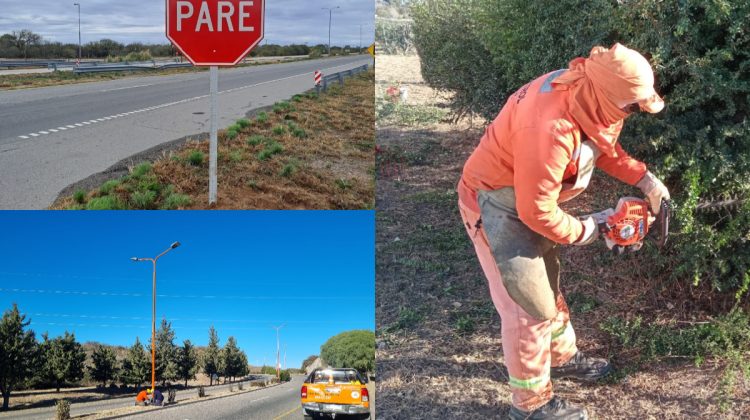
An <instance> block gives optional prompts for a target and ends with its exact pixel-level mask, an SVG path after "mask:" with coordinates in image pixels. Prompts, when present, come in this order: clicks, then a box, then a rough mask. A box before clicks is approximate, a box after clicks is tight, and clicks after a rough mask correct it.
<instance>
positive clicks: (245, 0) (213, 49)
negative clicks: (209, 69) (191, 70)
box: [167, 0, 265, 66]
mask: <svg viewBox="0 0 750 420" xmlns="http://www.w3.org/2000/svg"><path fill="white" fill-rule="evenodd" d="M264 18H265V1H264V0H167V38H169V40H170V41H172V42H173V43H174V44H175V45H176V46H177V48H179V50H180V51H182V54H184V55H185V57H187V58H188V60H190V62H191V63H193V64H194V65H196V66H231V65H234V64H237V63H238V62H239V61H240V60H242V58H243V57H244V56H246V55H247V53H249V52H250V50H252V49H253V47H255V46H256V45H257V44H258V43H259V42H260V41H261V40H262V39H263V21H264Z"/></svg>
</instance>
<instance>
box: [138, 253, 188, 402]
mask: <svg viewBox="0 0 750 420" xmlns="http://www.w3.org/2000/svg"><path fill="white" fill-rule="evenodd" d="M178 246H180V243H179V242H175V243H173V244H172V245H171V246H170V247H169V248H168V249H167V250H166V251H164V252H162V253H161V254H159V255H157V256H156V257H154V258H136V257H133V258H131V259H130V260H131V261H134V262H138V261H151V263H153V283H152V297H151V392H153V391H154V389H155V387H156V261H158V260H159V258H161V256H162V255H164V254H166V253H167V252H169V251H171V250H173V249H175V248H177V247H178Z"/></svg>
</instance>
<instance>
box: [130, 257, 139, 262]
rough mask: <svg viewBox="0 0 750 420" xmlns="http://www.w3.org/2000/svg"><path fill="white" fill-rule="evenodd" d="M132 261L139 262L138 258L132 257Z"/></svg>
mask: <svg viewBox="0 0 750 420" xmlns="http://www.w3.org/2000/svg"><path fill="white" fill-rule="evenodd" d="M130 261H136V262H137V261H138V258H136V257H131V258H130Z"/></svg>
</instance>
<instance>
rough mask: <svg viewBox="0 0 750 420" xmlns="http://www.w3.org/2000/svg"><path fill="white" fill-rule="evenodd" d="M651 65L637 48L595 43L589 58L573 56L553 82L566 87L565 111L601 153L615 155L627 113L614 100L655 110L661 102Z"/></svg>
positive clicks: (555, 86) (662, 103)
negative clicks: (606, 46) (566, 105)
mask: <svg viewBox="0 0 750 420" xmlns="http://www.w3.org/2000/svg"><path fill="white" fill-rule="evenodd" d="M653 84H654V74H653V71H652V70H651V66H650V65H649V63H648V60H646V59H645V58H644V57H643V56H642V55H640V54H639V53H638V52H637V51H634V50H631V49H629V48H627V47H625V46H623V45H621V44H615V45H614V46H613V47H612V48H604V47H594V48H593V49H592V50H591V54H590V55H589V58H576V59H574V60H573V61H571V62H570V65H569V68H568V71H566V72H565V73H563V74H562V75H560V76H559V77H558V78H556V79H555V80H554V82H553V86H554V88H555V89H558V90H569V91H570V100H569V105H568V111H569V113H570V115H571V116H572V117H573V119H574V120H575V121H576V123H578V125H579V126H580V128H581V130H582V131H583V132H584V133H585V134H586V136H588V138H589V139H591V140H592V141H593V142H594V144H595V145H596V146H597V148H599V150H601V151H602V153H604V154H606V155H608V156H610V157H617V152H616V150H615V143H616V142H617V139H618V137H619V136H620V131H622V124H623V119H624V118H625V117H626V116H627V115H629V112H627V111H626V110H623V109H620V108H619V107H618V106H617V105H615V104H616V103H639V106H640V107H641V108H642V109H644V110H645V111H648V112H658V111H660V110H661V109H662V108H663V107H664V102H663V101H662V100H661V98H660V97H659V96H658V95H657V94H656V91H655V90H654V87H653Z"/></svg>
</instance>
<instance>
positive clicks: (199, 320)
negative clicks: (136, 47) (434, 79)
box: [28, 313, 330, 324]
mask: <svg viewBox="0 0 750 420" xmlns="http://www.w3.org/2000/svg"><path fill="white" fill-rule="evenodd" d="M28 315H29V316H35V317H41V318H85V319H123V320H133V321H137V320H147V319H148V320H150V319H151V318H148V317H141V316H114V315H85V314H48V313H30V314H28ZM168 321H197V322H236V323H247V324H269V323H272V324H275V323H279V322H280V321H273V320H257V319H216V318H169V319H168ZM287 323H290V324H330V322H325V321H287Z"/></svg>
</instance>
